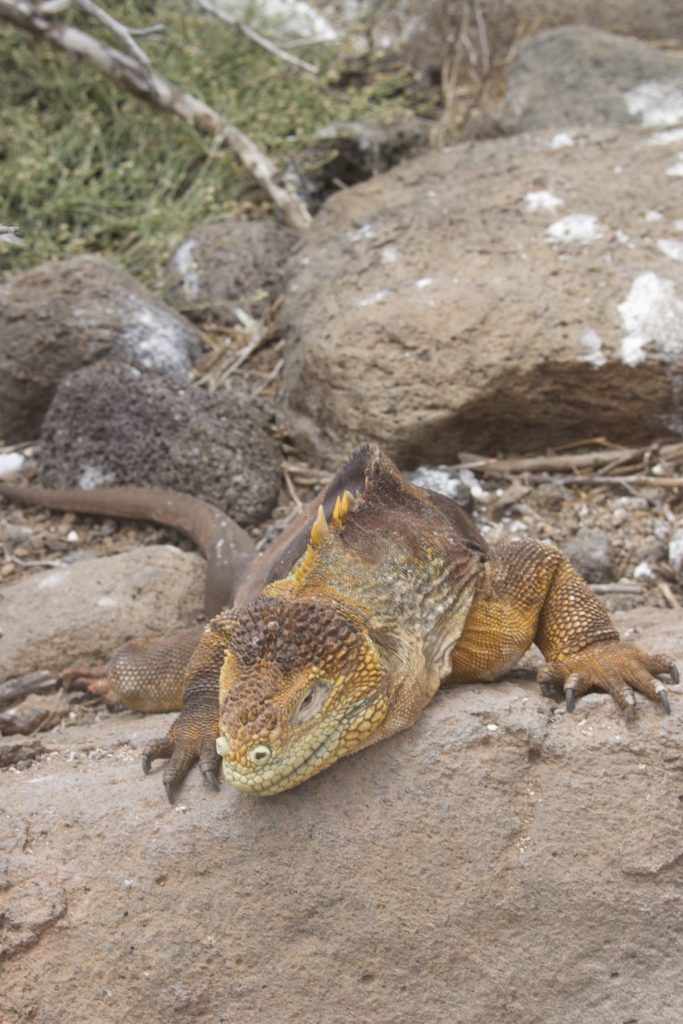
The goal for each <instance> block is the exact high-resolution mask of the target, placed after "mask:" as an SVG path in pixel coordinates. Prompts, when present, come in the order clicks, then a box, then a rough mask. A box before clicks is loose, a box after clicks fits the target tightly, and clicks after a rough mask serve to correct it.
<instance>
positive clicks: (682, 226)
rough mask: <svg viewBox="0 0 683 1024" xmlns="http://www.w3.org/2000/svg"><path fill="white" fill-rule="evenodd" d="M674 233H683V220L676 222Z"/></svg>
mask: <svg viewBox="0 0 683 1024" xmlns="http://www.w3.org/2000/svg"><path fill="white" fill-rule="evenodd" d="M674 231H683V220H675V221H674Z"/></svg>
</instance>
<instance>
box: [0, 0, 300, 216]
mask: <svg viewBox="0 0 683 1024" xmlns="http://www.w3.org/2000/svg"><path fill="white" fill-rule="evenodd" d="M0 18H4V19H5V20H6V21H10V22H12V24H14V25H16V26H17V27H18V28H21V29H23V30H24V31H25V32H29V33H30V34H31V35H34V36H37V37H38V38H40V39H46V40H47V41H48V42H50V43H52V45H53V46H56V47H58V48H59V49H60V50H64V51H65V52H66V53H69V54H70V55H71V56H72V57H78V58H81V59H83V60H85V61H87V62H88V63H89V64H91V65H92V66H93V67H95V68H97V70H98V71H100V72H101V73H102V74H104V75H106V76H107V77H108V78H111V79H112V80H113V81H115V82H116V83H117V84H118V85H120V86H122V88H124V89H127V90H128V91H129V92H132V93H134V94H135V95H136V96H139V97H141V98H142V99H144V100H145V101H146V102H147V103H150V104H151V105H152V106H155V107H158V108H159V109H160V110H167V111H170V112H171V113H173V114H175V115H176V116H177V117H180V118H182V120H183V121H185V122H186V123H187V124H189V125H192V127H193V128H196V129H197V131H199V132H201V133H202V134H203V135H208V136H210V137H211V138H213V139H214V140H215V142H216V143H217V144H218V145H219V146H221V145H227V146H229V147H230V148H231V149H232V150H233V152H234V153H235V154H236V155H237V157H238V158H239V159H240V160H241V162H242V163H243V165H244V166H245V167H246V169H247V170H248V171H249V172H250V173H251V174H252V175H253V176H254V178H255V179H256V180H257V181H258V183H259V184H260V185H261V187H262V188H263V189H264V190H265V191H266V192H267V193H268V195H269V196H270V197H271V199H272V200H273V202H274V203H275V204H276V205H277V206H279V208H280V209H281V210H282V212H283V214H284V217H285V219H286V221H287V223H288V224H290V225H291V226H292V227H294V228H296V229H298V230H299V231H305V230H306V229H307V228H308V227H309V225H310V223H311V214H310V212H309V210H308V208H307V207H306V205H305V203H304V202H303V201H302V200H301V199H300V198H299V197H298V196H297V195H295V194H293V193H292V192H290V191H288V190H287V189H286V188H283V187H282V185H280V184H279V183H278V181H277V169H276V168H275V166H274V164H273V163H272V161H271V160H270V159H269V158H268V157H267V156H266V154H265V153H263V152H262V151H261V150H260V149H259V148H258V146H256V145H255V144H254V143H253V142H252V140H251V139H250V138H249V137H248V136H247V135H245V134H244V133H243V132H241V131H240V130H239V128H236V127H235V126H234V125H232V124H229V122H227V121H226V120H225V119H224V118H222V117H221V116H220V114H218V113H217V112H216V111H215V110H214V109H213V108H212V107H210V106H209V105H208V104H207V103H204V102H203V100H200V99H198V98H197V97H196V96H193V95H192V94H191V93H188V92H184V91H183V90H182V89H179V88H178V86H176V85H173V83H172V82H169V81H168V79H166V78H164V77H163V76H162V75H159V74H157V73H156V72H155V71H154V70H153V69H152V68H147V67H144V66H143V65H142V64H140V62H139V61H137V60H134V59H133V58H132V57H129V56H128V55H127V54H125V53H123V52H122V51H121V50H116V49H114V48H113V47H111V46H107V45H106V44H105V43H101V42H100V41H99V40H98V39H95V38H94V37H93V36H90V35H88V34H87V33H86V32H82V31H81V30H80V29H77V28H73V27H72V26H70V25H65V24H64V23H63V22H60V21H56V20H54V19H51V18H46V17H44V16H43V15H41V14H40V12H39V10H38V8H37V7H36V5H35V4H32V3H29V2H27V0H0Z"/></svg>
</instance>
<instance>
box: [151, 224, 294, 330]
mask: <svg viewBox="0 0 683 1024" xmlns="http://www.w3.org/2000/svg"><path fill="white" fill-rule="evenodd" d="M298 238H299V233H298V232H297V231H293V230H292V229H291V228H288V227H285V226H284V225H282V224H277V223H276V222H275V221H274V220H221V221H216V222H215V223H214V224H203V225H202V226H201V227H198V228H195V230H194V231H192V232H191V233H190V234H189V235H188V236H187V238H186V239H184V241H182V242H181V243H180V245H179V246H178V248H177V249H176V250H175V252H174V253H173V255H172V256H171V259H170V260H169V263H168V266H167V268H166V278H165V291H166V295H167V297H168V300H169V302H171V304H172V305H173V306H175V307H176V308H177V309H180V310H182V311H183V313H185V314H186V315H187V316H189V317H191V318H192V319H193V320H214V321H215V322H216V323H219V324H232V323H234V322H235V307H236V306H239V307H241V308H242V309H244V310H246V311H247V312H248V313H250V314H251V315H252V316H259V315H260V314H261V313H263V311H264V310H265V309H266V307H267V306H268V304H269V303H271V302H272V301H273V300H274V299H275V298H277V296H278V295H279V294H280V292H281V290H282V280H283V273H284V266H285V262H286V260H287V257H288V256H289V253H290V250H291V249H292V246H293V245H294V243H295V242H296V241H297V240H298Z"/></svg>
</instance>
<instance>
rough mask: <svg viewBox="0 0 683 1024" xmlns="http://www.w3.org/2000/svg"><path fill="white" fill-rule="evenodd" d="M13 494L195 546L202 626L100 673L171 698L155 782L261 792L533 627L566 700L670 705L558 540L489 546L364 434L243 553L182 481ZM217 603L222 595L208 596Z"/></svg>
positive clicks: (126, 689)
mask: <svg viewBox="0 0 683 1024" xmlns="http://www.w3.org/2000/svg"><path fill="white" fill-rule="evenodd" d="M0 494H3V495H5V496H6V497H8V498H10V499H13V500H20V501H27V502H30V503H32V504H41V505H44V506H47V507H52V508H59V509H65V510H75V511H81V512H95V513H105V514H107V515H120V516H121V515H122V516H129V517H135V518H145V519H151V520H153V521H156V522H162V523H167V524H170V525H174V526H177V527H178V528H179V529H181V530H184V531H185V532H186V533H187V534H189V535H190V536H191V537H193V538H194V539H195V540H196V541H197V542H198V543H199V546H200V547H201V548H202V549H203V551H204V552H205V553H206V554H207V556H208V573H207V591H206V606H207V612H208V613H209V614H210V615H213V616H214V617H213V618H211V620H210V621H209V622H208V624H207V625H206V626H204V627H201V626H200V627H198V628H193V629H189V630H185V631H183V632H181V633H179V634H175V635H173V636H170V637H165V638H156V639H153V640H148V641H136V642H133V643H131V644H127V645H126V646H125V647H123V648H121V649H120V650H119V651H117V652H116V653H115V654H114V657H113V658H112V661H111V662H110V664H109V676H110V681H111V684H112V687H113V689H114V692H115V693H117V695H118V697H119V699H120V700H121V701H122V702H123V703H124V704H126V705H127V706H129V707H133V708H137V709H140V710H171V709H175V708H178V707H181V705H182V710H181V712H180V715H179V716H178V718H177V719H176V721H175V722H174V724H173V725H172V727H171V729H170V731H169V733H168V735H167V736H165V737H163V738H162V739H158V740H154V741H152V742H151V743H149V744H148V745H147V746H146V748H145V750H144V753H143V769H144V771H145V772H146V773H147V772H149V770H150V766H151V764H152V762H153V761H154V760H155V759H157V758H162V759H167V764H166V766H165V768H164V772H163V780H164V785H165V787H166V791H167V793H168V796H169V799H171V800H172V799H173V796H174V794H175V792H176V790H177V788H178V786H179V785H180V783H181V782H182V780H183V779H184V777H185V775H186V774H187V772H188V771H189V769H190V768H191V767H192V766H193V765H194V764H195V763H196V762H199V767H200V769H201V771H202V773H203V775H204V777H205V778H206V780H207V781H209V782H210V783H211V784H212V785H213V786H214V787H216V786H217V777H218V773H219V768H220V766H221V763H222V768H223V775H224V777H225V779H226V780H227V781H228V782H230V783H231V784H232V785H233V786H236V787H237V788H238V789H241V790H243V791H245V792H247V793H253V794H258V795H261V796H266V795H270V794H273V793H278V792H280V791H281V790H285V789H289V788H291V787H292V786H296V785H298V784H299V783H301V782H303V781H304V780H306V779H308V778H310V777H311V776H312V775H315V774H316V773H317V772H320V771H322V769H324V768H327V767H328V766H329V765H331V764H333V763H334V762H335V761H337V760H338V759H339V758H340V757H344V756H346V755H348V754H352V753H354V752H355V751H357V750H361V749H362V748H363V747H367V746H369V745H370V744H372V743H376V742H377V741H378V740H381V739H384V738H385V737H387V736H391V735H393V734H394V733H396V732H399V731H400V730H402V729H406V728H407V727H408V726H410V725H412V724H413V723H414V722H415V721H416V720H417V718H418V717H419V716H420V714H421V712H422V710H423V709H424V707H425V706H426V705H427V704H428V703H429V701H430V700H431V698H432V697H433V696H434V694H435V692H436V691H437V689H438V688H439V687H440V686H441V684H442V683H448V682H455V683H465V682H474V681H481V682H485V681H488V680H493V679H495V678H496V677H498V676H500V675H502V674H503V673H505V672H506V671H507V670H508V669H510V668H511V667H512V666H513V665H514V664H515V663H516V662H517V661H518V660H519V659H520V658H521V656H522V655H523V654H524V652H525V651H526V650H527V649H528V648H529V647H530V646H531V644H534V643H535V644H536V645H537V646H538V647H539V648H540V650H541V653H542V654H543V655H544V657H545V660H546V663H545V665H544V666H543V667H542V668H541V669H540V671H539V672H538V680H539V682H540V685H541V689H542V691H543V693H544V694H546V695H548V696H550V695H551V692H552V690H553V688H559V689H560V690H563V691H564V698H565V701H566V706H567V709H568V710H569V711H571V710H572V709H573V707H574V704H575V701H576V699H577V698H578V697H580V696H582V695H583V694H585V693H586V692H587V691H589V690H592V689H598V690H605V691H607V692H608V693H610V694H611V695H612V697H613V698H614V700H615V701H616V703H617V705H618V706H619V707H620V708H621V709H622V711H623V712H624V714H625V716H626V717H627V718H631V717H632V716H633V714H634V712H635V695H634V691H638V692H640V693H642V694H645V695H646V696H647V697H649V698H651V699H652V700H656V701H658V702H659V703H660V704H661V706H662V708H663V710H664V712H666V713H669V711H670V706H669V699H668V696H667V692H666V687H665V685H664V683H663V682H661V680H659V679H658V678H656V677H657V676H658V675H663V674H668V676H669V677H670V679H671V681H672V682H673V683H677V682H678V681H679V676H678V671H677V669H676V666H675V664H674V662H673V660H672V659H671V658H670V657H668V656H667V655H664V654H656V655H650V654H647V653H645V652H644V651H641V650H640V649H639V648H638V647H636V646H634V645H633V644H629V643H625V642H623V641H622V640H620V638H619V634H618V632H617V630H616V629H615V628H614V625H613V624H612V622H611V620H610V617H609V615H608V613H607V611H606V609H605V608H604V607H603V606H602V605H601V603H600V602H599V600H598V599H597V598H596V597H595V595H594V594H593V592H592V591H591V589H590V588H589V586H588V585H587V583H586V582H585V581H584V580H583V579H582V578H581V577H580V576H579V575H578V573H577V572H576V571H575V570H574V569H573V568H572V566H571V564H570V563H569V561H568V560H567V558H565V556H564V555H563V554H562V553H561V552H560V551H559V550H558V549H557V548H556V547H553V546H552V545H550V544H545V543H541V542H538V541H534V540H521V541H515V542H511V543H506V544H501V545H496V546H489V545H488V544H487V543H486V541H485V539H484V538H483V537H482V536H481V534H480V533H479V531H478V530H477V528H476V527H475V525H474V523H473V522H472V520H471V519H470V518H469V517H468V516H467V514H466V513H465V512H464V511H463V510H462V509H461V508H460V507H459V506H458V505H457V504H456V503H455V502H454V501H452V500H451V499H449V498H446V497H444V496H442V495H439V494H436V493H434V492H432V491H429V490H425V489H422V488H420V487H416V486H413V485H412V484H410V483H408V482H407V481H406V480H405V479H404V478H403V477H402V476H401V475H400V473H399V471H398V469H397V468H396V466H395V465H394V464H393V463H392V462H391V461H390V460H389V459H388V458H387V457H386V456H384V455H383V454H382V453H381V452H380V451H379V449H378V448H376V447H374V446H370V445H364V446H363V447H361V448H359V449H358V450H357V451H356V452H355V453H354V454H353V455H352V456H351V458H350V460H349V461H348V462H347V463H346V465H345V466H344V467H343V468H342V469H341V470H340V471H339V472H338V473H337V474H336V475H335V476H334V478H333V479H332V481H331V483H330V484H329V485H328V487H327V488H326V489H325V490H324V492H323V493H322V495H321V496H320V498H319V499H317V500H316V501H315V502H313V503H312V504H311V505H309V506H308V507H307V508H306V509H304V510H303V512H302V513H301V515H300V516H299V518H298V520H297V521H296V522H295V523H294V525H293V526H291V527H290V528H289V529H288V530H287V531H286V532H285V533H284V534H282V535H281V537H280V538H279V539H278V540H277V541H276V542H275V544H274V545H272V546H271V548H270V549H269V550H268V551H267V552H266V553H265V555H262V556H260V557H258V556H255V555H254V553H253V546H252V543H251V540H250V539H249V538H248V536H247V535H246V534H245V533H244V532H243V531H242V530H240V528H239V527H238V526H237V525H236V524H235V523H233V522H232V521H231V520H230V519H228V518H227V517H226V516H224V515H223V514H222V513H220V512H218V511H217V510H215V509H212V508H211V507H210V506H208V505H206V504H205V503H204V502H201V501H199V500H197V499H194V498H191V497H188V496H186V495H178V494H174V493H172V492H163V491H149V492H146V491H144V490H142V489H137V488H111V489H106V490H99V491H98V490H93V491H77V490H73V491H72V490H66V491H49V490H45V489H43V488H37V487H27V488H21V487H14V486H12V485H8V484H0ZM226 606H227V607H226Z"/></svg>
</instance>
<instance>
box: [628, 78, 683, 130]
mask: <svg viewBox="0 0 683 1024" xmlns="http://www.w3.org/2000/svg"><path fill="white" fill-rule="evenodd" d="M624 102H625V104H626V109H627V110H628V112H629V114H630V115H631V116H632V117H639V118H640V120H641V122H642V124H644V125H645V127H646V128H673V127H674V126H675V125H677V124H680V122H681V121H683V89H682V88H681V84H680V83H675V82H641V84H640V85H637V86H636V87H635V89H631V90H630V91H629V92H627V93H626V94H625V96H624Z"/></svg>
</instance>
